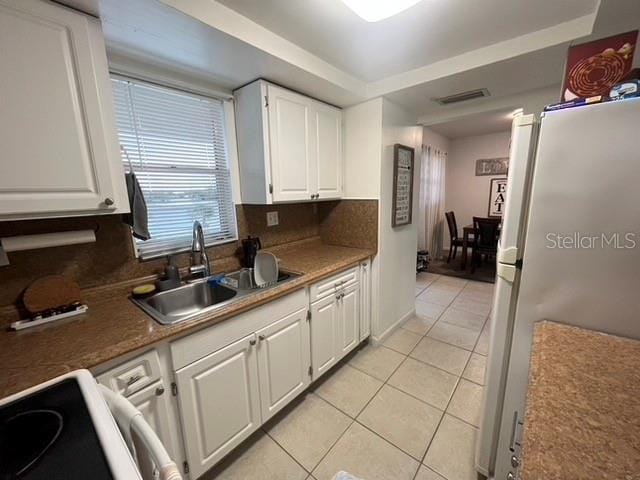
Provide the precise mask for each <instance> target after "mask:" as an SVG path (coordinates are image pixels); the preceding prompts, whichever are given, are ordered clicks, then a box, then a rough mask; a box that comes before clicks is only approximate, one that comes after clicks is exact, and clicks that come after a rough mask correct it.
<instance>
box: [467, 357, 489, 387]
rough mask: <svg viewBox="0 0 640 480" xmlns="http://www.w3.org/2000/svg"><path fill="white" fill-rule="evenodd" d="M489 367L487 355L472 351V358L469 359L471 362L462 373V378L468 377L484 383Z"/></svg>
mask: <svg viewBox="0 0 640 480" xmlns="http://www.w3.org/2000/svg"><path fill="white" fill-rule="evenodd" d="M486 369H487V357H485V356H483V355H480V354H478V353H472V354H471V358H470V359H469V363H468V364H467V366H466V368H465V369H464V373H463V374H462V378H466V379H467V380H471V381H472V382H474V383H477V384H478V385H484V384H485V381H484V375H485V371H486Z"/></svg>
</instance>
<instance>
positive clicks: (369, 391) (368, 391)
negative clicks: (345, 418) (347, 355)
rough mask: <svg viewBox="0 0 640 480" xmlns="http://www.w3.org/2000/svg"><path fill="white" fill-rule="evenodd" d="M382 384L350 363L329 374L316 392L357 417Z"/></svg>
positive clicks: (348, 413)
mask: <svg viewBox="0 0 640 480" xmlns="http://www.w3.org/2000/svg"><path fill="white" fill-rule="evenodd" d="M381 386H382V382H381V381H380V380H378V379H376V378H373V377H372V376H370V375H367V374H366V373H363V372H361V371H360V370H357V369H355V368H353V367H351V366H349V365H342V366H341V367H340V369H339V370H337V371H335V372H333V373H331V374H330V375H329V376H327V378H326V380H324V381H323V382H322V383H321V384H319V385H318V386H317V387H316V388H315V392H316V393H317V394H318V395H319V396H320V397H322V398H323V399H324V400H326V401H327V402H329V403H330V404H331V405H333V406H334V407H336V408H339V409H340V410H342V411H343V412H344V413H346V414H347V415H349V416H351V417H353V418H355V417H357V416H358V414H359V413H360V412H361V411H362V409H363V408H364V407H365V405H366V404H367V402H369V400H371V398H373V396H374V395H375V394H376V392H377V391H378V390H379V389H380V387H381Z"/></svg>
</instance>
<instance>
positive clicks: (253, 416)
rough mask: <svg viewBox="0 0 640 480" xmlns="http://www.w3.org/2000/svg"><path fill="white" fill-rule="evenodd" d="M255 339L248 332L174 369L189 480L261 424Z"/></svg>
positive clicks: (210, 465)
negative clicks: (194, 360)
mask: <svg viewBox="0 0 640 480" xmlns="http://www.w3.org/2000/svg"><path fill="white" fill-rule="evenodd" d="M255 343H256V337H255V334H251V335H249V336H247V337H245V338H242V339H241V340H238V341H237V342H235V343H232V344H231V345H229V346H227V347H224V348H222V349H220V350H218V351H216V352H214V353H212V354H210V355H208V356H206V357H204V358H202V359H200V360H198V361H197V362H195V363H193V364H191V365H188V366H186V367H184V368H181V369H180V370H178V371H177V372H176V383H177V385H178V400H179V402H180V414H181V419H182V430H183V432H184V436H185V446H186V454H187V461H188V462H189V469H190V474H191V476H192V478H197V477H199V476H200V475H201V474H202V473H204V472H205V471H207V470H208V469H209V468H211V467H212V466H213V465H215V464H216V463H217V462H218V461H219V460H220V459H221V458H222V457H224V456H225V455H226V454H227V453H229V452H230V451H231V450H232V449H233V448H234V447H236V446H237V445H238V444H239V443H240V442H242V440H244V439H245V438H247V437H248V436H249V435H250V434H251V433H252V432H254V431H255V430H256V429H257V428H258V427H260V425H261V418H260V392H259V387H258V362H257V359H256V349H255Z"/></svg>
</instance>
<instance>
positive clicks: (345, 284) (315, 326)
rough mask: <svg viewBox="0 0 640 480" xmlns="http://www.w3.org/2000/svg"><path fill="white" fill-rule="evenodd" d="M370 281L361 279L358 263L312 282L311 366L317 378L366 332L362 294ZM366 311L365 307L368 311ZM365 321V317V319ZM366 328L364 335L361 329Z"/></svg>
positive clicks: (366, 294)
mask: <svg viewBox="0 0 640 480" xmlns="http://www.w3.org/2000/svg"><path fill="white" fill-rule="evenodd" d="M363 288H364V289H367V290H368V288H369V283H368V282H367V283H362V282H361V281H360V266H358V267H355V268H352V269H349V270H346V271H345V272H341V273H339V274H337V275H334V276H333V277H331V278H329V279H326V280H322V281H320V282H318V283H315V284H313V285H311V287H310V292H311V293H310V294H311V299H312V300H313V302H312V303H311V309H310V311H311V328H310V331H311V365H312V370H313V380H316V379H317V378H319V377H320V376H321V375H322V374H324V373H325V372H326V371H327V370H329V369H330V368H331V367H332V366H333V365H334V364H335V363H336V362H338V361H339V360H340V359H341V358H343V357H344V356H345V355H346V354H347V353H349V352H350V351H351V350H353V349H354V348H356V346H357V345H358V344H359V343H360V341H361V340H364V339H365V338H366V337H367V336H368V335H369V326H368V323H367V324H366V325H363V319H362V312H363V310H364V308H363V302H362V297H364V296H366V298H369V292H368V291H366V292H365V291H363ZM367 311H368V310H367ZM366 321H367V322H368V318H367V319H366ZM363 329H364V330H365V331H366V335H363V334H362V333H361V332H362V330H363Z"/></svg>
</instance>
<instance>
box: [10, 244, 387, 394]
mask: <svg viewBox="0 0 640 480" xmlns="http://www.w3.org/2000/svg"><path fill="white" fill-rule="evenodd" d="M269 251H272V252H273V253H274V254H276V255H277V256H278V257H279V258H280V259H281V267H282V268H283V269H284V270H290V271H294V272H298V273H302V274H303V275H302V276H300V277H299V278H296V279H294V280H292V281H290V282H287V283H285V284H282V285H280V286H278V287H276V288H273V289H269V290H267V291H264V292H257V293H255V294H253V295H249V296H247V297H244V298H242V299H241V300H239V301H238V302H236V303H233V304H231V305H229V306H226V307H222V308H220V309H219V310H216V311H215V312H213V313H209V314H204V315H203V316H201V317H199V318H196V319H193V320H190V321H187V322H184V323H181V324H176V325H170V326H163V325H160V324H159V323H157V322H156V321H154V320H153V319H152V318H151V317H149V316H148V315H147V314H146V313H144V312H143V311H142V310H141V309H139V308H138V307H137V306H135V305H134V304H133V302H131V301H130V300H129V298H128V292H129V290H130V287H129V286H127V287H126V288H125V287H123V286H120V287H111V288H107V287H102V288H99V289H93V290H90V291H86V292H84V293H85V297H84V300H85V303H86V304H87V305H88V306H89V311H88V312H87V313H86V314H83V315H81V316H78V317H76V318H74V319H69V320H62V321H61V322H59V323H54V324H49V325H45V326H42V327H35V328H34V329H29V330H23V331H20V332H13V331H7V330H6V329H3V330H2V331H0V365H2V367H1V369H0V372H1V373H0V398H2V397H5V396H7V395H10V394H12V393H15V392H18V391H20V390H23V389H25V388H28V387H30V386H33V385H35V384H38V383H40V382H43V381H45V380H48V379H50V378H52V377H55V376H57V375H61V374H63V373H66V372H68V371H71V370H75V369H78V368H92V367H95V366H97V365H100V364H101V363H104V362H107V361H109V360H113V359H115V358H117V357H120V356H122V355H126V354H127V353H130V352H133V351H136V350H140V349H142V348H145V347H147V346H150V345H152V344H154V343H158V342H160V341H163V340H167V339H172V338H177V337H179V336H183V335H185V334H188V333H192V332H194V331H196V330H198V329H201V328H204V327H207V326H211V325H213V324H215V323H218V322H221V321H223V320H226V319H229V318H230V317H232V316H234V315H237V314H239V313H241V312H244V311H246V310H250V309H252V308H254V307H257V306H259V305H262V304H264V303H267V302H269V301H271V300H274V299H276V298H278V297H281V296H283V295H285V294H287V293H290V292H292V291H294V290H297V289H300V288H303V287H305V286H306V285H309V284H310V283H313V282H315V281H317V280H319V279H322V278H324V277H327V276H330V275H331V274H333V273H335V272H338V271H340V270H343V269H345V268H347V267H350V266H352V265H354V264H357V263H358V262H360V261H362V260H364V259H366V258H367V257H370V256H372V255H374V253H375V252H373V251H371V250H364V249H358V248H349V247H339V246H333V245H325V244H322V243H320V242H318V241H315V242H299V243H297V244H295V245H292V246H280V247H277V248H272V249H269ZM214 266H215V265H214ZM15 315H17V313H13V312H5V313H4V314H3V316H2V317H0V323H1V324H2V325H7V324H8V323H10V322H11V321H13V320H14V319H15Z"/></svg>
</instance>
